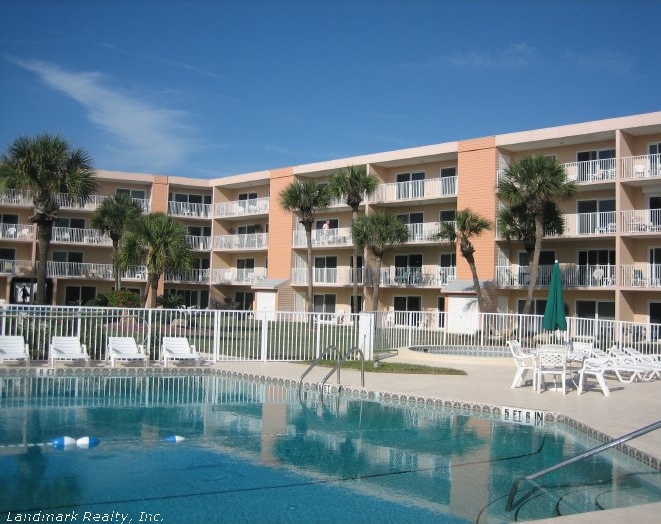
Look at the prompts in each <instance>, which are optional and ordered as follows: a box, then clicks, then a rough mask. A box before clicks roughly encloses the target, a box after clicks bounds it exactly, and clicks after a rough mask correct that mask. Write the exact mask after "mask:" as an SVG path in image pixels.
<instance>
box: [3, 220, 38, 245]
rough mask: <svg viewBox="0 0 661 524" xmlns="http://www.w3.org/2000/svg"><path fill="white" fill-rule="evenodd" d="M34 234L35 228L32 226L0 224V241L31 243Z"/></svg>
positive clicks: (35, 232)
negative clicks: (4, 239)
mask: <svg viewBox="0 0 661 524" xmlns="http://www.w3.org/2000/svg"><path fill="white" fill-rule="evenodd" d="M36 234H37V226H35V225H34V224H0V239H3V238H7V239H10V240H29V241H32V240H34V239H35V236H36Z"/></svg>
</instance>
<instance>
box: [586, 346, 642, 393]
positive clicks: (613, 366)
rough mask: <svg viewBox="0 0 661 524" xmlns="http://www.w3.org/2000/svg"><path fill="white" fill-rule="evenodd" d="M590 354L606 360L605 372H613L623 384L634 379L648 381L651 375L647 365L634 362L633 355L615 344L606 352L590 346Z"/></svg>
mask: <svg viewBox="0 0 661 524" xmlns="http://www.w3.org/2000/svg"><path fill="white" fill-rule="evenodd" d="M592 356H595V357H597V358H600V359H602V360H606V361H608V366H607V369H606V373H612V374H614V375H615V377H616V378H617V380H619V381H620V382H622V383H624V384H630V383H632V382H634V381H635V380H640V381H648V380H650V378H651V377H652V371H651V370H650V368H649V367H647V366H644V365H641V364H640V363H639V362H636V360H635V359H634V358H633V357H631V356H630V355H627V354H626V353H625V352H623V351H622V350H620V349H618V348H617V347H616V346H613V347H611V348H609V350H608V352H606V351H604V350H601V349H598V348H592Z"/></svg>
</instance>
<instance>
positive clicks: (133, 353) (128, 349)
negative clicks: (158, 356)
mask: <svg viewBox="0 0 661 524" xmlns="http://www.w3.org/2000/svg"><path fill="white" fill-rule="evenodd" d="M106 358H108V359H109V360H110V365H111V366H112V367H113V368H114V367H115V363H116V362H117V361H118V360H120V361H125V362H130V361H134V360H142V361H143V362H144V364H145V365H149V359H148V358H147V355H146V354H145V349H144V346H142V345H138V344H136V342H135V339H134V338H133V337H108V354H107V356H106Z"/></svg>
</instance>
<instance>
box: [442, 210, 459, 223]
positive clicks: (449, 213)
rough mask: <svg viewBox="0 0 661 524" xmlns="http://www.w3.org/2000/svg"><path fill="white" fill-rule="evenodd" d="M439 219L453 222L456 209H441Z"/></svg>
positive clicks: (455, 218)
mask: <svg viewBox="0 0 661 524" xmlns="http://www.w3.org/2000/svg"><path fill="white" fill-rule="evenodd" d="M439 220H440V221H441V222H454V221H456V220H457V211H456V210H455V209H447V210H445V211H441V213H440V216H439Z"/></svg>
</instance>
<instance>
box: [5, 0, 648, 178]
mask: <svg viewBox="0 0 661 524" xmlns="http://www.w3.org/2000/svg"><path fill="white" fill-rule="evenodd" d="M660 15H661V0H617V1H616V0H536V1H535V0H526V1H513V0H500V1H498V0H463V1H460V0H446V1H442V0H438V1H431V0H408V1H404V0H379V1H377V0H353V1H351V0H325V1H322V0H307V1H304V0H270V1H268V0H242V1H240V0H169V1H166V0H48V1H46V0H41V1H37V0H0V152H2V153H4V152H6V151H7V147H8V146H9V145H10V144H11V143H12V142H13V141H14V140H15V139H16V138H18V137H20V136H35V135H38V134H42V133H48V134H58V135H60V136H62V137H63V138H64V139H66V140H67V142H68V143H69V144H70V146H71V147H72V148H80V149H83V150H84V151H86V152H87V153H89V155H90V156H91V158H92V161H93V164H94V166H95V167H96V168H97V169H104V170H111V171H126V172H136V173H150V174H160V175H169V176H183V177H195V178H220V177H225V176H229V175H236V174H242V173H251V172H257V171H262V170H267V169H277V168H281V167H288V166H296V165H301V164H308V163H314V162H323V161H326V160H333V159H342V158H349V157H352V156H357V155H365V154H370V153H378V152H384V151H392V150H397V149H404V148H409V147H419V146H425V145H430V144H437V143H443V142H451V141H455V140H464V139H469V138H477V137H484V136H490V135H495V134H502V133H509V132H516V131H525V130H532V129H538V128H543V127H551V126H556V125H564V124H572V123H578V122H585V121H591V120H600V119H604V118H611V117H618V116H626V115H633V114H639V113H647V112H652V111H659V110H661V67H660V61H661V53H660V51H661V39H660V38H659V33H658V31H659V20H661V16H660Z"/></svg>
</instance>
